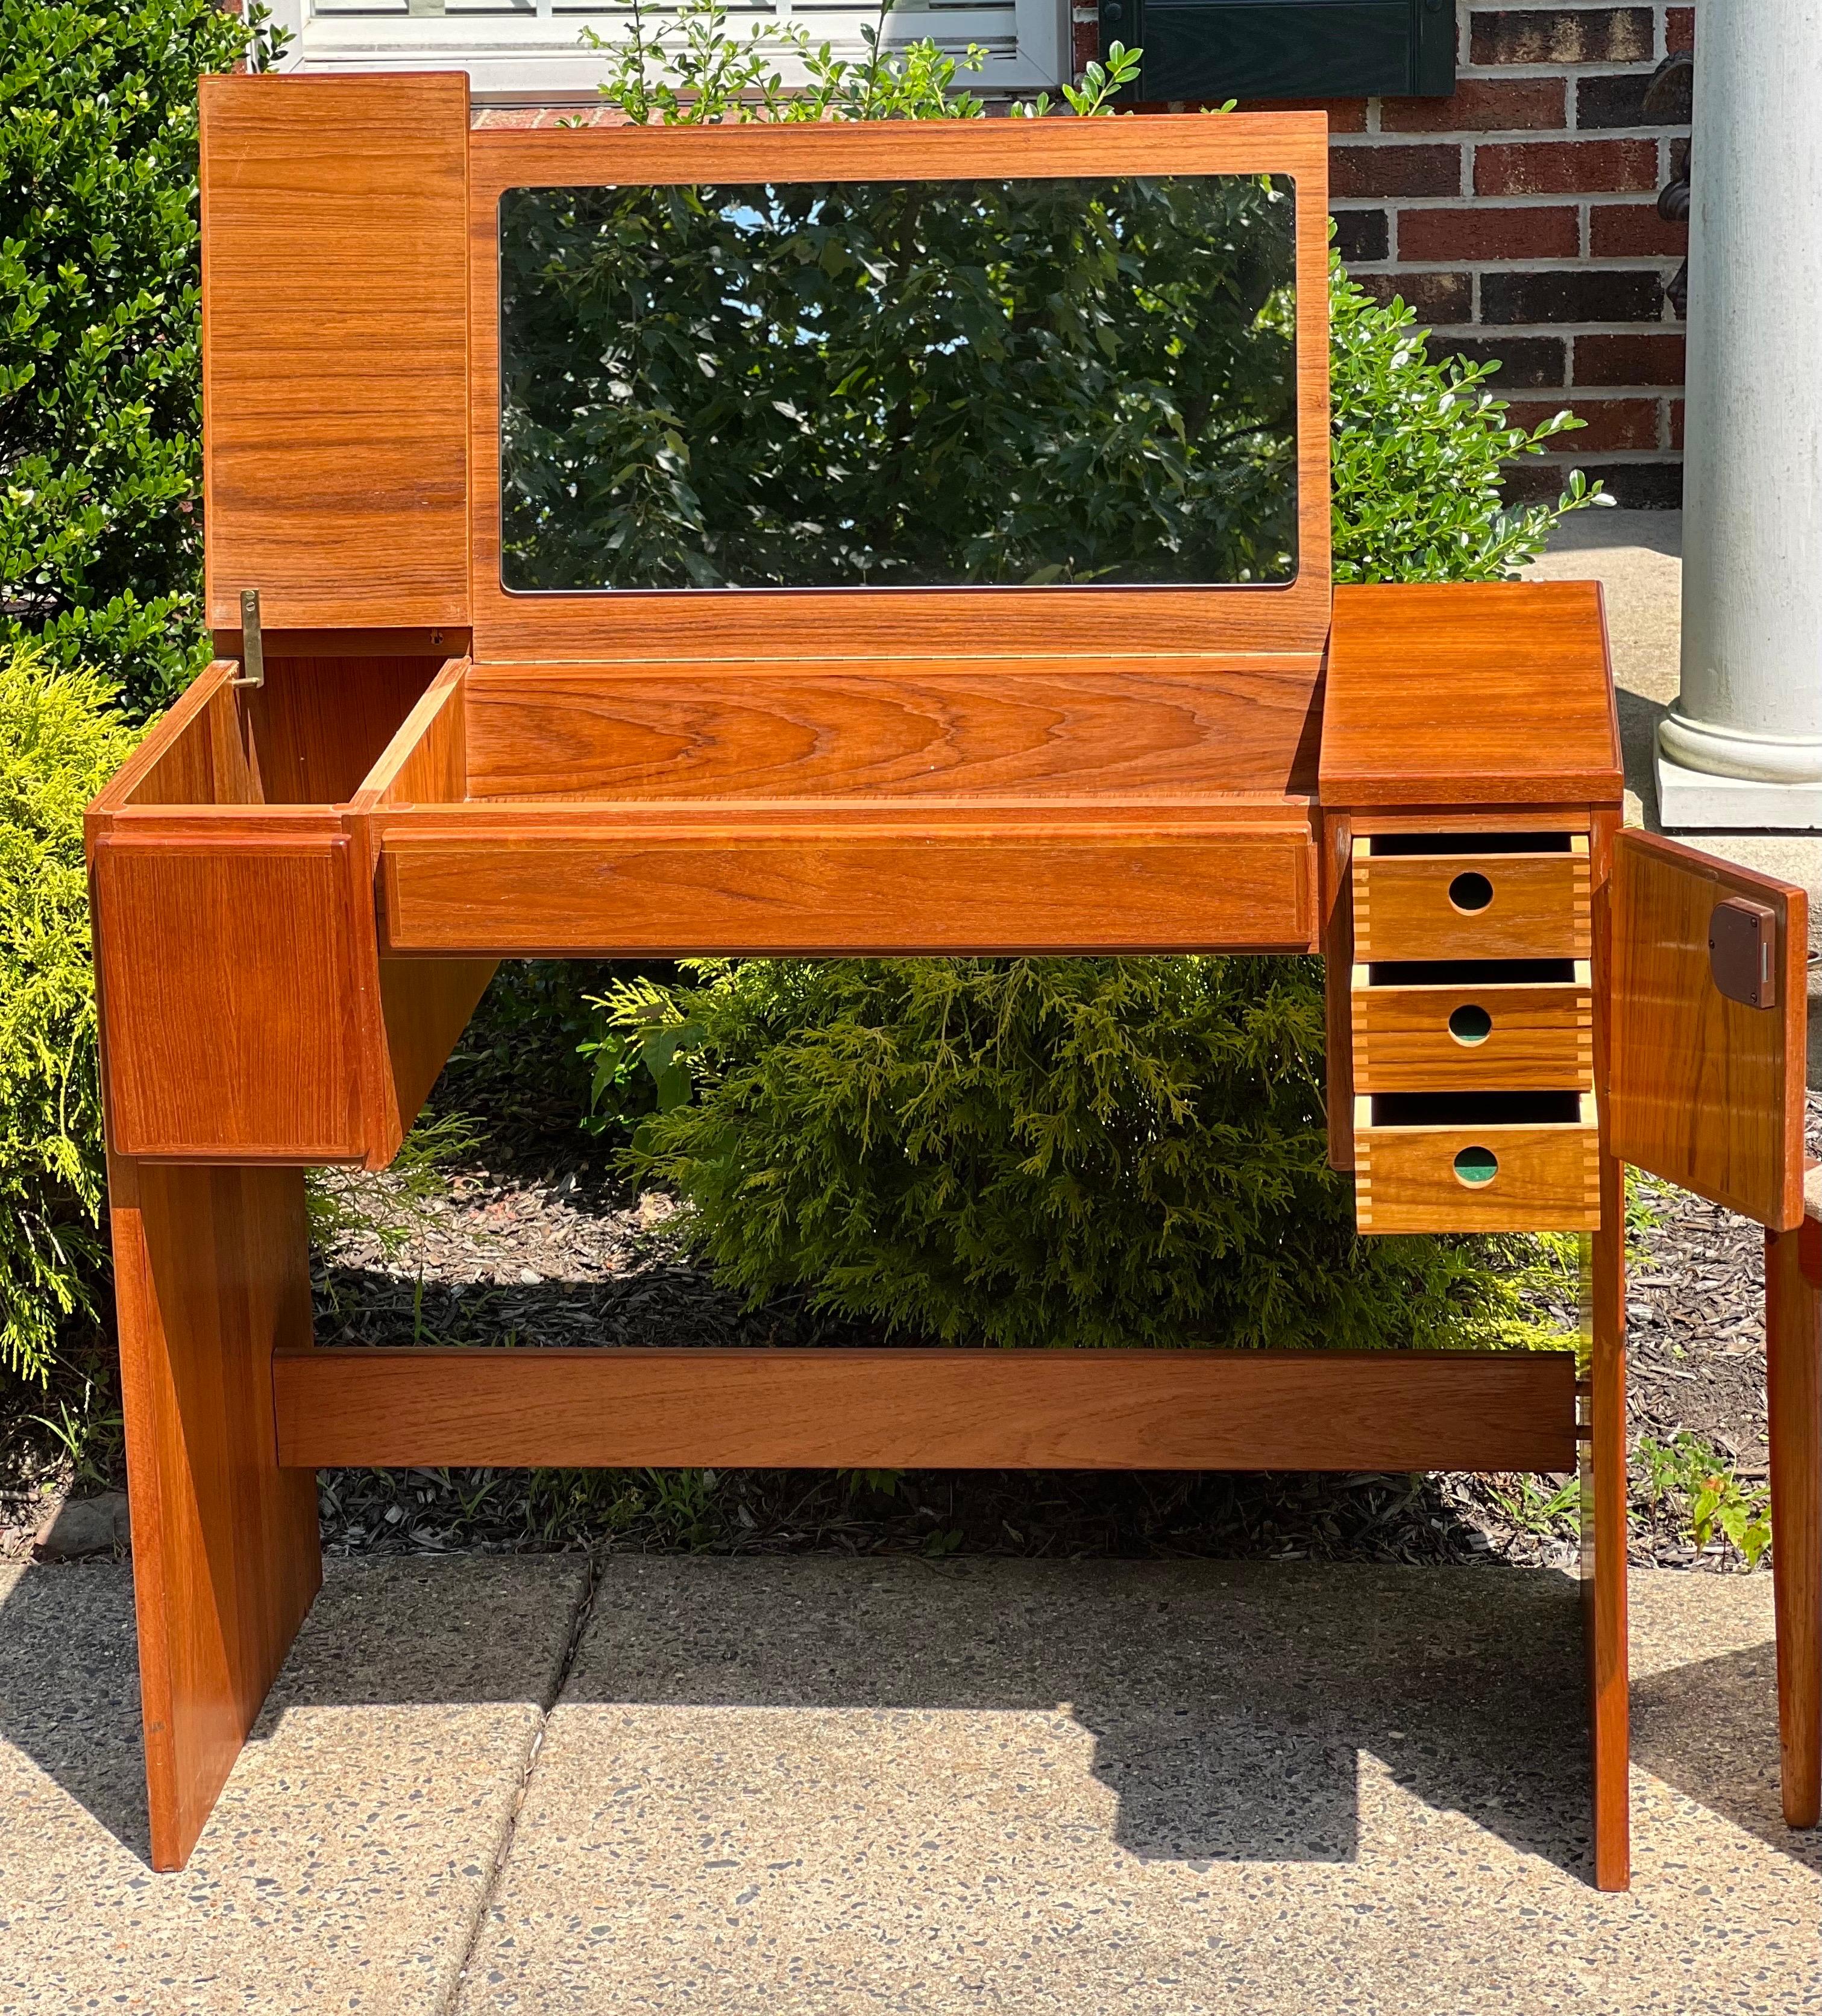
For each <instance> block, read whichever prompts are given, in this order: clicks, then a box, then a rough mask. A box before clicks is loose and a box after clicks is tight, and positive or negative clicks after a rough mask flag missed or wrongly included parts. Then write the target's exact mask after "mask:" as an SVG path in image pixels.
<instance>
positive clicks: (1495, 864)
mask: <svg viewBox="0 0 1822 2016" xmlns="http://www.w3.org/2000/svg"><path fill="white" fill-rule="evenodd" d="M1364 845H1365V843H1364V841H1359V840H1357V841H1355V842H1354V873H1353V887H1354V957H1355V959H1357V960H1359V961H1377V960H1381V959H1385V960H1396V959H1586V958H1587V956H1588V949H1589V881H1588V860H1587V851H1586V849H1585V848H1583V851H1582V852H1580V853H1579V854H1439V855H1375V856H1373V857H1372V858H1371V859H1366V858H1365V857H1364V854H1363V848H1364ZM1469 874H1474V875H1480V876H1483V877H1485V878H1486V880H1487V881H1488V882H1490V884H1492V885H1493V900H1492V901H1491V902H1490V903H1488V904H1487V905H1486V908H1485V909H1480V910H1464V909H1460V908H1458V907H1457V905H1456V904H1455V903H1454V902H1452V901H1451V900H1450V890H1451V888H1453V887H1454V886H1455V885H1456V884H1457V880H1458V878H1459V877H1461V876H1464V875H1469Z"/></svg>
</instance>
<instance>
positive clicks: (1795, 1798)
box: [1765, 1219, 1822, 1827]
mask: <svg viewBox="0 0 1822 2016" xmlns="http://www.w3.org/2000/svg"><path fill="white" fill-rule="evenodd" d="M1765 1382H1766V1412H1767V1413H1768V1415H1769V1416H1770V1440H1771V1568H1772V1580H1773V1589H1774V1593H1775V1595H1776V1597H1777V1724H1778V1735H1779V1738H1780V1744H1781V1749H1782V1751H1783V1763H1784V1819H1785V1821H1786V1822H1787V1823H1788V1824H1789V1825H1790V1826H1791V1827H1814V1826H1815V1825H1816V1824H1817V1820H1819V1819H1822V1226H1819V1225H1817V1222H1816V1221H1815V1220H1814V1219H1805V1220H1804V1221H1803V1223H1802V1228H1801V1229H1800V1230H1799V1231H1795V1232H1768V1233H1766V1235H1765Z"/></svg>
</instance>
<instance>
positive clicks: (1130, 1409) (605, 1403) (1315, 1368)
mask: <svg viewBox="0 0 1822 2016" xmlns="http://www.w3.org/2000/svg"><path fill="white" fill-rule="evenodd" d="M1574 1366H1575V1361H1574V1356H1573V1354H1572V1353H1551V1352H1512V1353H1510V1354H1505V1353H1483V1352H1462V1353H1445V1352H1360V1353H1342V1352H1322V1351H1311V1352H1214V1351H1198V1350H1184V1351H988V1350H979V1351H940V1350H918V1349H911V1350H897V1351H891V1350H888V1351H843V1350H826V1351H825V1350H781V1351H740V1350H693V1349H692V1350H663V1349H652V1350H630V1351H623V1350H618V1349H615V1350H599V1351H591V1350H542V1349H540V1350H534V1351H499V1350H478V1351H449V1350H422V1349H405V1350H368V1349H353V1350H323V1351H311V1352H296V1353H293V1352H280V1353H279V1355H277V1357H276V1358H275V1359H274V1361H273V1367H272V1370H273V1379H274V1384H275V1391H276V1394H277V1408H278V1420H279V1455H280V1458H281V1460H282V1461H283V1462H285V1463H295V1464H300V1465H303V1466H305V1467H313V1466H316V1465H319V1464H325V1463H334V1464H342V1463H353V1464H369V1463H372V1464H397V1463H426V1464H442V1463H476V1464H523V1463H549V1464H557V1465H577V1466H581V1465H588V1464H602V1465H607V1466H609V1467H613V1466H619V1465H622V1464H627V1463H658V1464H669V1463H684V1464H713V1465H717V1466H720V1465H731V1466H753V1467H760V1468H778V1467H806V1468H827V1467H836V1468H843V1469H846V1468H858V1469H871V1468H880V1469H897V1468H912V1467H933V1468H939V1469H975V1468H989V1469H1019V1470H1034V1469H1035V1470H1042V1469H1048V1468H1053V1467H1054V1468H1057V1469H1066V1470H1124V1469H1137V1470H1260V1469H1291V1470H1322V1469H1332V1470H1565V1469H1569V1468H1570V1467H1572V1466H1573V1463H1574V1461H1575V1399H1574V1386H1575V1372H1574Z"/></svg>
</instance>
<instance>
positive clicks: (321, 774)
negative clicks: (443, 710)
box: [234, 650, 444, 805]
mask: <svg viewBox="0 0 1822 2016" xmlns="http://www.w3.org/2000/svg"><path fill="white" fill-rule="evenodd" d="M443 662H444V661H443V660H442V659H441V658H440V657H373V656H361V657H340V656H336V657H314V658H279V657H274V656H273V654H272V653H271V651H270V650H268V652H267V653H266V683H265V685H264V686H263V687H259V688H249V687H242V688H240V689H238V690H237V691H236V692H235V695H234V698H235V700H236V701H237V702H238V703H239V707H240V708H241V710H242V711H243V715H244V717H245V719H246V723H247V727H248V730H249V732H250V736H251V739H252V740H253V744H254V746H255V747H256V748H257V752H258V756H257V761H258V767H259V777H260V790H259V797H260V798H261V801H263V802H264V803H265V804H267V805H343V804H345V803H347V801H349V800H350V799H351V798H353V797H354V795H355V794H356V793H357V792H358V790H360V788H361V782H362V780H363V779H365V776H366V775H367V773H368V771H369V770H370V769H372V767H373V765H374V763H375V761H376V760H377V758H379V754H380V752H381V751H382V750H383V749H384V748H385V747H386V744H387V743H388V742H390V740H391V739H392V737H393V736H394V734H395V733H397V729H398V726H399V724H400V723H401V722H402V721H404V718H405V717H406V716H407V715H408V714H409V713H410V711H411V708H412V707H413V706H414V705H415V703H416V701H417V700H418V697H419V695H420V694H421V693H422V692H423V690H424V689H425V688H426V686H428V685H429V682H430V681H431V680H432V679H433V678H434V677H435V676H436V675H437V671H438V669H439V668H440V667H441V665H442V664H443Z"/></svg>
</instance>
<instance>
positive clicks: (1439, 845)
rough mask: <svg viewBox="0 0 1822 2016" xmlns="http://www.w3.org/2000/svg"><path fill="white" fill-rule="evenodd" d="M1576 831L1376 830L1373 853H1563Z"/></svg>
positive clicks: (1373, 838) (1577, 837)
mask: <svg viewBox="0 0 1822 2016" xmlns="http://www.w3.org/2000/svg"><path fill="white" fill-rule="evenodd" d="M1580 837H1581V836H1580V835H1579V834H1572V833H1375V834H1373V835H1372V836H1371V841H1370V843H1369V844H1370V845H1371V851H1372V852H1373V853H1374V854H1375V855H1395V854H1422V855H1436V854H1567V853H1569V852H1570V851H1572V850H1571V847H1570V842H1571V841H1572V840H1576V839H1579V838H1580Z"/></svg>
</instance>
